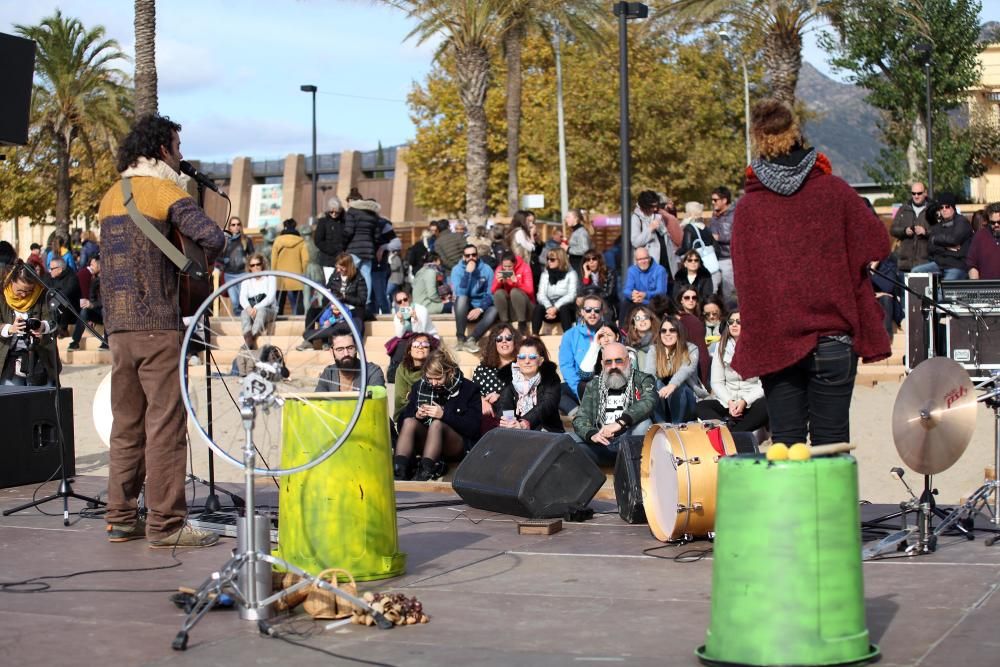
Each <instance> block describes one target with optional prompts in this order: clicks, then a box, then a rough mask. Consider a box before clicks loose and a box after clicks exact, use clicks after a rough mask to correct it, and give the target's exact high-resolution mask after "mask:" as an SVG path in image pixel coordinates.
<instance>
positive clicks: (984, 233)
mask: <svg viewBox="0 0 1000 667" xmlns="http://www.w3.org/2000/svg"><path fill="white" fill-rule="evenodd" d="M986 215H987V216H988V218H989V221H990V222H989V225H987V226H986V227H983V228H982V229H980V230H979V231H978V232H976V235H975V236H973V237H972V244H971V245H970V246H969V256H968V257H967V258H966V260H965V263H966V265H967V266H968V267H969V278H971V279H973V280H979V279H980V278H981V279H983V280H996V279H998V278H1000V204H998V203H993V204H990V205H989V206H987V207H986Z"/></svg>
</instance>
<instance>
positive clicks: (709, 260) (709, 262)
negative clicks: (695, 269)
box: [691, 227, 722, 273]
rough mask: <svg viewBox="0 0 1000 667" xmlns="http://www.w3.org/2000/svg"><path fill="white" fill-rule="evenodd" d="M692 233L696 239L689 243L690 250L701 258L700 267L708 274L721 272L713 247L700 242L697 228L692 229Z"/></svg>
mask: <svg viewBox="0 0 1000 667" xmlns="http://www.w3.org/2000/svg"><path fill="white" fill-rule="evenodd" d="M694 233H695V234H697V236H698V238H696V239H695V240H694V242H693V243H691V249H692V250H694V251H695V252H696V253H698V256H699V257H701V265H702V266H704V267H705V269H706V270H707V271H708V272H709V273H718V272H719V271H721V270H722V267H721V266H719V258H718V256H717V255H716V254H715V246H714V245H707V244H706V243H705V241H704V240H702V238H701V230H700V229H698V228H697V227H695V228H694Z"/></svg>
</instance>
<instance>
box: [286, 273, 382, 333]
mask: <svg viewBox="0 0 1000 667" xmlns="http://www.w3.org/2000/svg"><path fill="white" fill-rule="evenodd" d="M326 289H327V290H328V291H329V292H330V294H332V295H333V297H334V298H335V299H337V300H338V301H340V303H341V304H343V305H344V306H346V307H347V308H348V309H350V313H348V314H347V315H349V316H350V318H351V320H352V321H353V322H354V326H355V327H357V329H358V333H359V334H360V335H361V336H362V337H364V335H365V301H366V300H367V299H368V288H367V286H366V284H365V277H364V276H363V275H361V272H360V271H358V269H357V266H356V265H355V264H354V259H353V258H352V257H351V256H350V255H348V254H347V253H341V254H340V255H339V256H338V257H337V261H336V264H335V270H334V272H333V275H331V276H330V280H329V281H327V283H326ZM344 317H345V313H342V312H340V309H339V308H338V307H337V306H335V305H334V304H332V303H329V304H327V305H326V308H325V309H324V310H323V312H322V313H321V314H320V316H319V317H318V318H316V320H315V322H313V321H312V320H310V318H309V317H308V316H307V317H306V331H305V333H304V334H303V336H302V342H301V343H299V344H298V345H297V346H296V348H295V349H296V350H305V349H307V348H308V347H309V346H310V345H311V346H312V347H313V349H319V348H320V346H321V345H324V346H325V345H329V344H330V336H331V333H332V330H333V327H334V326H336V325H337V324H339V323H341V322H343V320H344ZM313 326H318V328H313Z"/></svg>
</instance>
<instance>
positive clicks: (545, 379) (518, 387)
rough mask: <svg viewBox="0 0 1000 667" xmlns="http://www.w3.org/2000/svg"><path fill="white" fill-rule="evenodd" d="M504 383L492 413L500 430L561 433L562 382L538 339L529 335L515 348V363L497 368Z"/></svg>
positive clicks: (543, 344)
mask: <svg viewBox="0 0 1000 667" xmlns="http://www.w3.org/2000/svg"><path fill="white" fill-rule="evenodd" d="M499 375H500V380H501V382H503V383H504V387H503V390H502V391H501V392H500V399H499V400H498V401H497V402H496V406H495V408H494V409H495V411H496V413H497V416H498V417H500V426H501V428H519V429H529V430H533V431H548V432H550V433H563V432H564V431H565V430H566V429H564V428H563V424H562V419H561V418H560V417H559V397H560V392H561V390H560V385H561V384H562V379H561V378H560V377H559V372H558V371H557V370H556V365H555V364H554V363H552V362H551V361H549V352H548V350H546V349H545V343H543V342H542V340H541V339H540V338H536V337H534V336H529V337H528V338H525V339H524V340H523V341H521V345H520V346H518V348H517V361H516V362H515V363H513V364H509V365H507V366H504V367H503V368H502V369H500V372H499Z"/></svg>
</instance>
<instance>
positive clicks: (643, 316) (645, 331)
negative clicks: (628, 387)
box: [626, 306, 660, 368]
mask: <svg viewBox="0 0 1000 667" xmlns="http://www.w3.org/2000/svg"><path fill="white" fill-rule="evenodd" d="M659 328H660V320H659V318H658V317H656V315H655V314H654V313H653V310H652V309H651V308H650V307H649V306H638V307H636V308H633V309H632V316H631V317H630V318H629V321H628V330H627V332H626V342H627V343H628V346H629V347H630V348H632V349H633V350H635V354H636V361H637V362H638V367H639V368H646V355H648V354H649V353H650V351H652V350H653V349H654V344H655V340H654V339H655V338H656V332H657V331H658V330H659ZM654 354H655V352H654Z"/></svg>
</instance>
